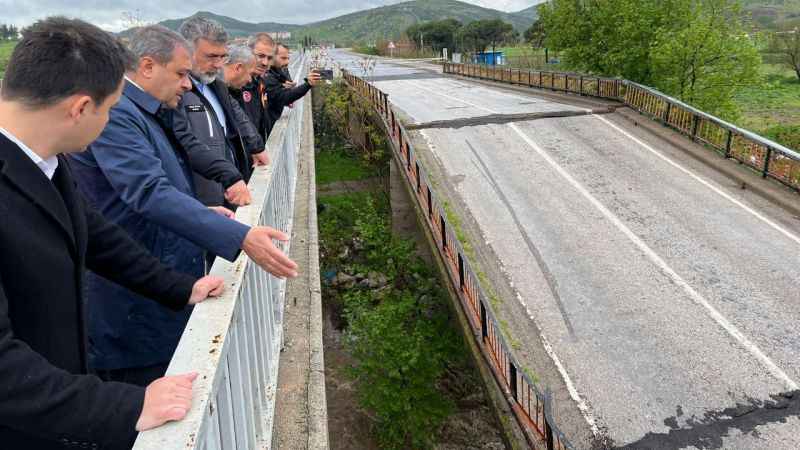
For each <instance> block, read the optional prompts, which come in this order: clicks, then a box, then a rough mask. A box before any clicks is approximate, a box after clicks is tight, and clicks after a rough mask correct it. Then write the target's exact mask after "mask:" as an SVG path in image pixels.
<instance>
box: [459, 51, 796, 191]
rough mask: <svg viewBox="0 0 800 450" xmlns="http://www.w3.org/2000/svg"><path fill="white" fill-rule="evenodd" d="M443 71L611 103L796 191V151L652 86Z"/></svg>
mask: <svg viewBox="0 0 800 450" xmlns="http://www.w3.org/2000/svg"><path fill="white" fill-rule="evenodd" d="M444 73H449V74H455V75H462V76H465V77H470V78H478V79H483V80H491V81H499V82H504V83H510V84H516V85H522V86H529V87H534V88H539V89H550V90H555V91H561V92H566V93H572V94H578V95H583V96H590V97H598V98H603V99H608V100H615V101H619V102H621V103H624V104H625V105H626V106H629V107H630V108H632V109H634V110H636V111H638V112H639V113H641V114H644V115H646V116H649V117H651V118H653V119H655V120H657V121H659V122H661V123H662V124H664V125H666V126H668V127H669V128H672V129H674V130H676V131H678V132H680V133H681V134H683V135H685V136H687V137H689V138H690V139H691V140H692V141H695V142H698V143H702V144H704V145H706V146H708V147H710V148H712V149H713V150H715V151H716V152H717V153H719V154H720V155H722V156H724V157H725V158H731V159H734V160H736V161H738V162H739V163H741V164H744V165H746V166H748V167H750V168H752V169H754V170H756V171H758V172H759V173H760V174H761V176H762V177H764V178H771V179H774V180H776V181H778V182H780V183H782V184H784V185H786V186H788V187H790V188H792V189H794V190H797V191H800V153H799V152H797V151H796V150H792V149H790V148H787V147H785V146H783V145H781V144H778V143H777V142H773V141H771V140H769V139H767V138H765V137H763V136H759V135H757V134H756V133H753V132H751V131H748V130H745V129H742V128H739V127H737V126H736V125H733V124H730V123H728V122H726V121H724V120H722V119H720V118H718V117H715V116H713V115H711V114H707V113H705V112H703V111H700V110H698V109H696V108H694V107H692V106H689V105H687V104H686V103H683V102H682V101H680V100H677V99H675V98H672V97H670V96H668V95H666V94H664V93H661V92H659V91H657V90H655V89H653V88H649V87H647V86H643V85H641V84H638V83H634V82H632V81H628V80H623V79H619V78H604V77H595V76H588V75H581V74H575V73H568V72H551V71H541V70H525V69H513V68H505V67H497V66H488V65H480V64H456V63H449V62H446V63H444Z"/></svg>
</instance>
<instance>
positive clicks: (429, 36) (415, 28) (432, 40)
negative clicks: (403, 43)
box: [406, 19, 461, 52]
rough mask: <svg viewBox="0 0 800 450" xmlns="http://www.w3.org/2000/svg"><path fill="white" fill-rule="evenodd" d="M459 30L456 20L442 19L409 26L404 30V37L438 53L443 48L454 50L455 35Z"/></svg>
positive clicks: (458, 23) (459, 26)
mask: <svg viewBox="0 0 800 450" xmlns="http://www.w3.org/2000/svg"><path fill="white" fill-rule="evenodd" d="M460 29H461V22H459V21H458V20H456V19H444V20H435V21H432V22H424V23H418V24H414V25H411V26H410V27H408V28H407V29H406V35H407V36H408V38H409V39H410V40H411V41H412V42H415V43H418V44H419V43H424V44H426V45H429V46H430V47H431V48H433V50H434V51H435V52H440V51H441V50H442V49H443V48H448V49H451V50H454V49H455V48H456V35H457V34H458V31H459V30H460ZM420 50H422V49H420Z"/></svg>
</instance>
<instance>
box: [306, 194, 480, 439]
mask: <svg viewBox="0 0 800 450" xmlns="http://www.w3.org/2000/svg"><path fill="white" fill-rule="evenodd" d="M327 206H328V207H327V208H326V210H325V213H324V215H323V220H322V221H321V227H320V229H321V232H322V235H323V236H327V235H328V233H329V232H330V234H331V235H332V236H336V237H337V239H336V240H339V241H341V242H345V243H350V248H351V249H352V248H355V249H356V250H355V251H352V252H348V256H347V257H345V258H344V259H340V258H339V257H336V256H334V257H333V258H332V259H331V258H329V259H328V262H333V263H334V264H340V265H341V266H344V265H345V264H346V265H347V270H348V271H350V272H352V273H364V274H366V273H372V274H375V273H376V272H380V273H381V274H382V275H384V276H385V277H386V284H385V286H381V287H379V288H375V287H373V288H368V287H362V286H361V285H356V286H352V287H350V288H348V289H345V290H343V291H341V292H340V296H341V300H342V302H343V309H344V319H345V322H346V323H347V329H346V332H345V346H346V348H347V349H348V351H349V353H350V354H351V355H352V356H353V358H354V360H355V363H354V365H353V366H352V367H351V368H350V370H349V372H350V375H351V376H352V377H353V380H354V381H355V382H356V391H357V396H358V399H359V403H360V405H361V406H362V407H363V408H364V409H365V410H367V411H369V412H370V413H371V415H372V416H373V418H374V421H375V423H374V432H375V435H376V436H377V438H378V440H379V442H380V444H381V447H382V448H386V449H406V448H414V449H423V448H429V447H430V446H431V439H432V438H433V437H434V436H435V435H436V431H437V430H438V429H439V427H440V426H441V424H442V423H443V421H444V420H445V419H446V418H447V417H448V415H449V414H450V413H451V412H452V410H453V408H454V405H453V402H452V401H451V400H449V399H448V398H447V397H446V395H445V394H444V393H443V392H441V390H440V389H439V388H438V384H439V383H440V381H441V380H442V378H443V377H444V376H445V373H446V369H447V368H448V367H453V366H461V365H463V364H464V360H465V356H464V355H465V350H464V349H463V344H462V341H461V338H460V336H458V335H457V334H456V332H455V331H454V330H453V328H452V327H451V325H450V323H449V315H448V309H447V306H446V305H447V304H446V301H447V299H446V297H445V293H444V292H443V291H441V289H440V287H439V280H438V278H437V277H436V275H435V273H434V272H433V271H432V269H430V268H429V267H428V266H427V265H426V264H425V263H424V262H423V261H422V260H421V259H420V258H419V257H418V256H416V255H415V253H414V244H413V242H411V241H407V240H403V239H398V238H395V237H394V236H393V235H392V232H391V226H390V223H389V219H388V216H387V215H386V214H385V213H383V214H382V210H383V207H382V206H379V205H376V200H375V199H374V198H373V197H372V196H363V195H362V196H348V197H344V196H343V197H342V201H338V200H337V201H330V200H329V203H328V204H327ZM328 221H330V222H331V223H330V225H326V222H328ZM347 225H350V227H348V226H347ZM326 241H328V240H327V239H326ZM325 247H326V248H327V249H329V250H333V252H335V254H336V255H338V254H339V252H341V250H343V245H341V243H340V245H336V244H334V243H333V242H326V244H325ZM330 254H331V252H328V255H330ZM341 266H340V267H341Z"/></svg>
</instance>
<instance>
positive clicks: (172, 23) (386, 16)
mask: <svg viewBox="0 0 800 450" xmlns="http://www.w3.org/2000/svg"><path fill="white" fill-rule="evenodd" d="M533 1H534V2H536V3H541V1H542V0H533ZM194 16H201V17H206V18H210V19H214V20H216V21H218V22H220V23H221V24H222V25H223V26H224V27H225V28H226V29H227V30H228V33H230V35H231V36H233V37H239V36H247V35H250V34H253V33H256V32H259V31H290V32H292V34H293V38H295V39H298V38H300V37H302V36H311V37H313V38H315V39H317V40H320V41H327V42H335V43H337V44H339V45H350V44H352V43H356V42H368V41H376V40H379V39H397V38H399V37H400V36H401V35H402V33H403V31H405V29H406V28H408V27H409V26H411V25H413V24H415V23H417V22H427V21H430V20H441V19H449V18H453V19H456V20H459V21H461V22H462V23H468V22H471V21H473V20H479V19H502V20H504V21H506V22H509V23H511V24H512V25H514V28H515V29H516V30H517V31H519V32H523V31H525V29H527V28H528V27H529V26H530V25H531V24H532V23H533V22H534V20H535V19H536V9H535V6H531V7H530V8H526V9H523V10H522V11H518V12H515V13H505V12H502V11H498V10H495V9H489V8H483V7H480V6H477V5H472V4H469V3H464V2H460V1H457V0H414V1H409V2H405V3H397V4H394V5H389V6H382V7H379V8H374V9H369V10H366V11H359V12H355V13H351V14H346V15H343V16H339V17H334V18H332V19H327V20H322V21H319V22H314V23H310V24H306V25H294V24H281V23H273V22H264V23H250V22H243V21H241V20H236V19H233V18H230V17H226V16H221V15H218V14H214V13H210V12H206V11H201V12H198V13H196V14H194V15H193V16H191V17H194ZM186 19H188V17H184V18H180V19H171V20H165V21H163V22H159V23H160V24H161V25H164V26H166V27H167V28H170V29H173V30H177V29H178V27H179V26H180V24H181V23H183V22H184V21H185V20H186ZM130 33H131V30H126V31H123V32H122V33H121V35H123V36H125V35H129V34H130Z"/></svg>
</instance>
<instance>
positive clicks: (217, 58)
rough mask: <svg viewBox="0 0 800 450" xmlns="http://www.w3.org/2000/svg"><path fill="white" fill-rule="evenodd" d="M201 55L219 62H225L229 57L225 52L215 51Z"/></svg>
mask: <svg viewBox="0 0 800 450" xmlns="http://www.w3.org/2000/svg"><path fill="white" fill-rule="evenodd" d="M203 56H204V57H205V58H206V59H208V60H211V61H219V62H221V63H227V62H228V60H229V59H230V56H229V55H228V54H227V53H223V54H222V55H217V54H215V53H204V54H203Z"/></svg>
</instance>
